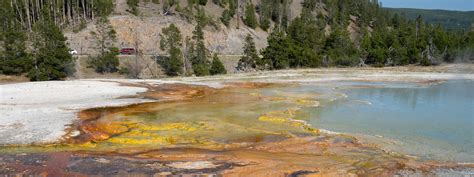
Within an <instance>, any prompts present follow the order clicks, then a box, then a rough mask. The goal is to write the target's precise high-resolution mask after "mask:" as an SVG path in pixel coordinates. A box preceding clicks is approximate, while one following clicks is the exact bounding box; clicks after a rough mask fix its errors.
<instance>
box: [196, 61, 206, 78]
mask: <svg viewBox="0 0 474 177" xmlns="http://www.w3.org/2000/svg"><path fill="white" fill-rule="evenodd" d="M193 71H194V74H195V75H196V76H207V75H209V65H208V64H205V63H201V64H194V65H193Z"/></svg>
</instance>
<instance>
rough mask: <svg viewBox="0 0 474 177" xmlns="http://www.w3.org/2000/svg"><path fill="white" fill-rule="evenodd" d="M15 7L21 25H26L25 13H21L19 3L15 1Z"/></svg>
mask: <svg viewBox="0 0 474 177" xmlns="http://www.w3.org/2000/svg"><path fill="white" fill-rule="evenodd" d="M15 7H16V11H17V12H18V16H20V22H21V25H25V21H24V20H23V13H21V11H20V8H18V2H17V1H16V0H15Z"/></svg>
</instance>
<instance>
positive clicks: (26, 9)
mask: <svg viewBox="0 0 474 177" xmlns="http://www.w3.org/2000/svg"><path fill="white" fill-rule="evenodd" d="M23 2H24V4H25V12H26V19H27V22H28V30H29V31H31V19H30V0H23Z"/></svg>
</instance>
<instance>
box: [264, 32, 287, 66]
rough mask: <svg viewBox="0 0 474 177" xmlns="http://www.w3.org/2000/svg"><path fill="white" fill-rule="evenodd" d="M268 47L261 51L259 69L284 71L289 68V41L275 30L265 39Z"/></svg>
mask: <svg viewBox="0 0 474 177" xmlns="http://www.w3.org/2000/svg"><path fill="white" fill-rule="evenodd" d="M267 41H268V46H267V47H266V48H265V49H264V50H263V51H262V55H263V58H262V61H261V62H260V63H257V64H258V65H259V67H260V68H268V69H286V68H288V67H289V65H290V64H289V60H288V58H289V56H290V51H289V49H290V41H289V40H288V38H287V37H286V36H285V34H284V33H283V32H281V31H278V30H275V31H273V32H272V33H271V34H270V36H269V37H268V38H267Z"/></svg>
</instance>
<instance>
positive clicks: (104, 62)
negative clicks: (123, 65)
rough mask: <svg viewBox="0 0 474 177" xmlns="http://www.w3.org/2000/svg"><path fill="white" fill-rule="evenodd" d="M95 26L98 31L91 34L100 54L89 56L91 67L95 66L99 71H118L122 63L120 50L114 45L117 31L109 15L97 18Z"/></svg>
mask: <svg viewBox="0 0 474 177" xmlns="http://www.w3.org/2000/svg"><path fill="white" fill-rule="evenodd" d="M95 26H96V31H93V32H91V34H92V37H93V38H94V40H95V41H96V47H95V48H96V49H97V50H98V51H99V55H97V56H93V57H90V58H89V61H88V64H89V67H91V68H94V70H95V71H96V72H98V73H112V72H116V71H118V68H117V67H118V66H119V64H120V63H119V60H118V57H117V55H118V54H119V50H118V48H116V47H115V46H114V42H115V41H116V38H117V37H116V32H115V30H114V29H113V27H112V25H110V22H109V20H108V19H107V17H100V18H99V19H97V21H96V23H95Z"/></svg>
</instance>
